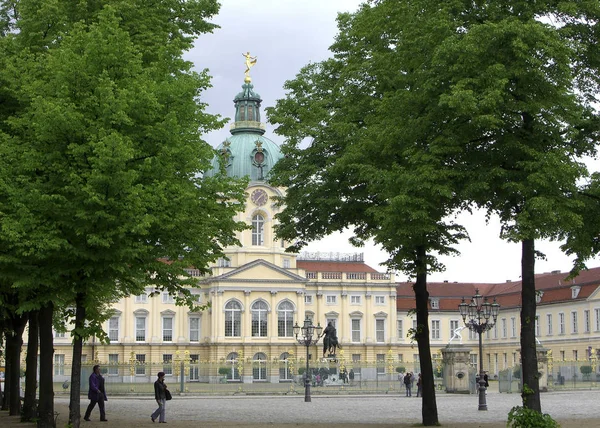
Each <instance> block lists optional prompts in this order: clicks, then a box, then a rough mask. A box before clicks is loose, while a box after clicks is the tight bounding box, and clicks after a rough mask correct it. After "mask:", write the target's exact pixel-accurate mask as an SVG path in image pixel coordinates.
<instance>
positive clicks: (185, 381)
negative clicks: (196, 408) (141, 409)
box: [54, 361, 443, 395]
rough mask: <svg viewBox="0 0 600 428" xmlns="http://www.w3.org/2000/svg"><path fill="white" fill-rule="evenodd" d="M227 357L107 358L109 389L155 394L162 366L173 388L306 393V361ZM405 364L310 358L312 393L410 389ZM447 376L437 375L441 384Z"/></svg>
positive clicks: (412, 367)
mask: <svg viewBox="0 0 600 428" xmlns="http://www.w3.org/2000/svg"><path fill="white" fill-rule="evenodd" d="M299 364H300V367H298V366H296V364H295V362H294V361H287V362H280V361H277V362H267V361H265V362H262V361H261V362H256V361H251V362H248V361H244V362H241V361H233V362H231V361H221V362H197V363H189V362H182V363H174V364H149V363H147V364H138V363H136V364H101V363H100V369H101V372H102V375H103V376H104V378H105V382H106V390H107V394H109V395H121V394H132V395H151V394H154V381H155V380H156V378H157V376H156V375H157V373H158V372H165V374H166V376H165V383H167V385H168V386H169V389H170V390H171V392H173V393H176V394H190V395H196V394H198V395H232V394H246V395H260V394H265V395H267V394H269V395H271V394H273V395H284V394H303V393H304V379H305V371H306V365H305V364H306V363H305V362H300V363H299ZM398 366H401V367H403V368H405V369H406V370H408V371H412V372H413V373H415V379H416V376H417V373H418V371H419V365H418V364H413V363H410V364H409V363H394V364H393V365H392V364H387V362H386V364H378V363H350V364H347V365H344V364H341V363H340V362H339V361H331V362H322V361H318V362H310V365H309V376H310V381H311V385H312V386H313V388H312V390H311V393H312V394H316V395H318V394H353V393H356V394H369V393H404V384H403V382H402V381H400V380H399V379H398V372H397V371H396V368H397V367H398ZM92 367H93V363H90V364H84V365H82V368H81V385H80V386H81V392H82V394H87V388H88V378H89V375H90V374H91V373H92ZM54 382H55V389H54V390H55V392H56V393H57V394H61V393H68V392H69V390H70V387H71V366H70V365H55V366H54ZM415 382H416V380H415ZM442 383H443V380H442V379H441V378H436V386H437V387H439V388H440V389H441V387H442Z"/></svg>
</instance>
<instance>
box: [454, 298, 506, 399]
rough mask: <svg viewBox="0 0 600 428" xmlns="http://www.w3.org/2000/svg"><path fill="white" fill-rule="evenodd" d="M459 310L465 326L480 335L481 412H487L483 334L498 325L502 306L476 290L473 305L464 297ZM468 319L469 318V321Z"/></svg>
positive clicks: (472, 300)
mask: <svg viewBox="0 0 600 428" xmlns="http://www.w3.org/2000/svg"><path fill="white" fill-rule="evenodd" d="M458 310H459V311H460V314H461V316H462V319H463V322H464V323H465V326H467V327H468V328H469V330H471V331H475V332H477V333H478V334H479V410H487V403H486V401H485V379H484V375H485V373H484V371H483V345H482V341H481V334H482V333H483V332H484V331H488V330H490V329H491V328H492V327H494V324H496V319H497V318H498V311H499V310H500V305H499V304H498V303H496V298H495V297H494V303H490V302H488V300H487V297H485V298H484V297H483V296H482V295H481V294H479V290H478V289H476V290H475V295H474V296H473V297H472V298H471V303H469V304H467V303H466V302H465V298H464V297H463V299H462V302H461V303H460V304H459V305H458ZM467 317H468V318H469V320H468V321H467Z"/></svg>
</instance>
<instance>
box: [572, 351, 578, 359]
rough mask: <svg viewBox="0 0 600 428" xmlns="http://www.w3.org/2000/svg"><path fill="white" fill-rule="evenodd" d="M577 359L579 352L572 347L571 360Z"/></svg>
mask: <svg viewBox="0 0 600 428" xmlns="http://www.w3.org/2000/svg"><path fill="white" fill-rule="evenodd" d="M578 359H579V353H578V352H577V349H573V360H575V361H577V360H578Z"/></svg>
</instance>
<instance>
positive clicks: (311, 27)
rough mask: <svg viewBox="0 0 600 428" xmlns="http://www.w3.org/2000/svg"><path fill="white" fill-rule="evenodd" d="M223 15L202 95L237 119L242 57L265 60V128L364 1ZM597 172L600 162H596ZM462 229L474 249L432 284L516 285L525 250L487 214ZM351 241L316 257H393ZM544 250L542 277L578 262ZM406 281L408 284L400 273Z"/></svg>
mask: <svg viewBox="0 0 600 428" xmlns="http://www.w3.org/2000/svg"><path fill="white" fill-rule="evenodd" d="M221 3H222V7H221V12H220V13H219V15H218V16H217V17H216V18H215V19H214V20H213V22H215V23H216V24H218V25H220V26H221V28H220V29H217V30H216V31H215V32H214V33H213V34H208V35H204V36H202V37H200V38H199V40H198V41H197V43H196V47H195V48H194V49H193V50H192V51H191V52H190V53H189V55H188V59H190V60H191V61H193V62H194V63H195V64H196V67H197V68H198V69H204V68H208V69H209V70H210V74H211V76H213V78H212V85H213V87H212V88H211V89H209V90H207V91H206V92H205V93H204V94H203V97H202V98H203V101H204V102H206V103H208V111H209V112H210V113H214V114H220V115H221V116H223V117H229V118H231V117H233V115H234V107H233V97H234V96H235V95H236V94H237V93H238V92H240V91H241V85H242V84H243V79H244V70H245V66H244V58H243V57H242V53H245V52H248V51H249V52H250V54H251V55H252V56H257V57H258V61H257V64H256V66H255V67H253V68H252V69H251V72H250V75H251V77H252V83H253V84H254V89H255V91H256V92H258V93H259V94H260V95H261V97H262V99H263V103H262V109H261V113H262V118H263V122H264V121H266V115H265V113H264V107H268V106H273V105H274V104H275V101H276V100H277V99H280V98H283V97H284V95H285V93H284V91H283V84H284V82H285V81H286V80H290V79H293V78H294V77H295V75H296V74H297V73H298V71H299V70H300V68H301V67H302V66H304V65H306V64H308V63H309V62H317V61H320V60H323V59H325V58H327V57H329V56H330V52H329V50H328V48H329V46H330V45H331V43H332V42H333V39H334V36H335V34H336V33H337V27H336V20H335V19H336V16H337V13H338V12H344V11H355V10H356V9H357V8H358V5H359V4H360V3H361V2H360V1H358V0H303V1H297V0H253V1H251V0H222V2H221ZM229 135H230V134H229V125H227V126H226V127H225V128H224V129H223V130H221V131H218V132H213V133H210V134H208V135H207V136H206V140H207V141H208V142H209V143H211V144H212V145H213V146H217V145H218V144H219V143H221V142H222V141H223V140H224V139H225V138H227V137H228V136H229ZM265 137H267V138H270V139H271V140H273V141H275V142H276V143H278V144H281V143H282V140H281V138H279V137H278V136H276V135H274V133H273V127H272V126H270V125H269V124H268V123H267V132H266V134H265ZM590 166H591V168H592V169H594V170H598V169H600V163H599V162H597V161H593V162H590ZM458 222H459V223H461V224H463V225H464V226H466V227H467V229H468V232H469V234H470V236H471V242H470V243H469V242H465V243H464V244H461V245H460V246H459V247H458V249H459V251H460V252H461V256H459V257H450V258H442V261H443V263H444V264H445V265H446V272H443V273H434V274H431V275H430V276H429V280H430V281H444V280H448V281H451V282H453V281H458V282H504V281H506V280H508V279H510V280H513V281H516V280H518V279H519V277H520V272H521V267H520V263H521V247H520V244H508V243H505V242H503V241H502V240H500V239H499V238H498V235H499V233H500V225H499V223H498V221H497V220H496V219H492V220H491V222H490V223H489V224H487V225H486V222H485V216H484V214H483V213H476V214H475V215H473V216H469V215H462V216H461V217H459V219H458ZM349 236H350V235H349V234H348V233H346V234H336V235H335V236H331V237H328V238H326V239H324V240H322V241H320V242H316V243H313V244H311V245H310V246H309V247H307V250H310V251H322V252H329V251H333V252H364V253H365V259H366V261H367V263H368V264H369V265H371V266H372V267H374V268H376V269H378V270H384V268H382V267H380V266H378V264H379V263H381V262H383V261H385V260H386V259H387V255H386V254H385V253H383V252H382V251H380V250H378V249H377V248H376V247H374V246H373V245H369V246H367V247H365V248H361V249H356V248H353V247H352V246H351V245H350V244H349V243H348V237H349ZM537 249H538V250H539V251H542V252H543V253H545V254H546V256H547V260H537V261H536V273H542V272H550V271H552V270H561V271H562V272H568V271H569V269H570V268H571V259H570V258H568V257H566V256H565V255H563V254H562V253H561V251H560V249H559V244H558V243H551V242H538V243H537ZM588 266H589V267H596V266H600V259H596V260H594V261H591V262H590V263H589V264H588ZM398 278H399V279H400V280H404V279H407V278H406V276H405V275H403V274H400V275H399V277H398Z"/></svg>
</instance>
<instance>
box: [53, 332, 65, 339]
mask: <svg viewBox="0 0 600 428" xmlns="http://www.w3.org/2000/svg"><path fill="white" fill-rule="evenodd" d="M54 337H55V338H56V339H64V338H65V337H66V333H65V332H64V331H56V330H54Z"/></svg>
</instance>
